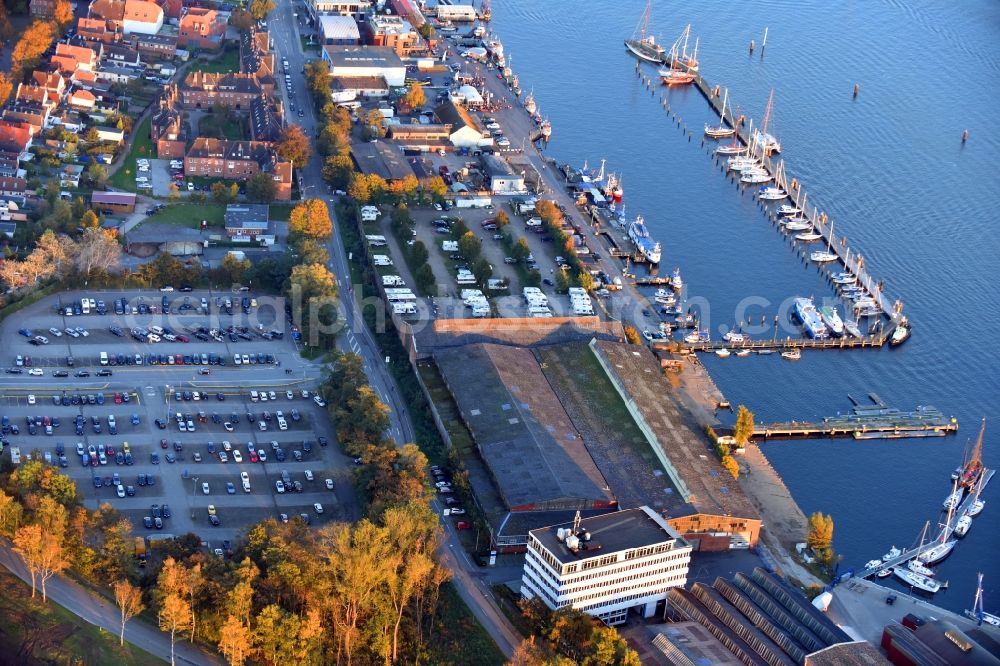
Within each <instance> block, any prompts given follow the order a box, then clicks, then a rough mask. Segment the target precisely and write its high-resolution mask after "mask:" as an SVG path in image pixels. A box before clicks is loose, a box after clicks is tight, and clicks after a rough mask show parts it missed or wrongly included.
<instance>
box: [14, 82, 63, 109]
mask: <svg viewBox="0 0 1000 666" xmlns="http://www.w3.org/2000/svg"><path fill="white" fill-rule="evenodd" d="M14 99H16V100H17V101H18V102H26V103H34V104H41V105H43V106H48V107H50V108H51V107H53V106H55V102H53V101H52V100H51V99H49V93H48V91H47V90H45V89H44V88H39V87H38V86H27V85H25V84H23V83H18V84H17V92H16V93H14ZM57 101H58V100H57Z"/></svg>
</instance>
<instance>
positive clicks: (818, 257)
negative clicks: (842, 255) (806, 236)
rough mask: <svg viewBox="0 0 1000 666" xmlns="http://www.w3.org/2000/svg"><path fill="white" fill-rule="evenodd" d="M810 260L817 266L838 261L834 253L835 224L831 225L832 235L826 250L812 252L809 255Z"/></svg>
mask: <svg viewBox="0 0 1000 666" xmlns="http://www.w3.org/2000/svg"><path fill="white" fill-rule="evenodd" d="M809 258H810V259H812V260H813V261H815V262H816V263H817V264H825V263H827V262H830V261H837V255H836V254H834V253H833V223H830V235H829V236H828V237H827V243H826V250H816V251H815V252H811V253H809Z"/></svg>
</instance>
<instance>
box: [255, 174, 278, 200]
mask: <svg viewBox="0 0 1000 666" xmlns="http://www.w3.org/2000/svg"><path fill="white" fill-rule="evenodd" d="M276 196H278V184H277V183H275V182H274V177H273V176H271V175H270V174H267V173H264V172H263V171H260V172H258V173H255V174H254V175H252V176H250V177H249V178H247V199H249V200H250V201H256V202H258V203H271V202H272V201H274V198H275V197H276Z"/></svg>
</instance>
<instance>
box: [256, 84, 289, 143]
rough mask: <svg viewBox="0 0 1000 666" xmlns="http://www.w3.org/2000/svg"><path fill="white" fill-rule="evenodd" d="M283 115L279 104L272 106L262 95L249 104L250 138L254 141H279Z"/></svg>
mask: <svg viewBox="0 0 1000 666" xmlns="http://www.w3.org/2000/svg"><path fill="white" fill-rule="evenodd" d="M283 115H284V114H283V113H282V106H281V104H280V103H278V104H274V103H272V102H271V100H269V99H268V98H267V97H265V96H264V95H261V96H260V97H258V98H257V99H255V100H254V101H253V102H251V103H250V138H251V139H253V140H254V141H272V142H277V141H279V140H280V139H281V131H282V125H283V122H282V120H283Z"/></svg>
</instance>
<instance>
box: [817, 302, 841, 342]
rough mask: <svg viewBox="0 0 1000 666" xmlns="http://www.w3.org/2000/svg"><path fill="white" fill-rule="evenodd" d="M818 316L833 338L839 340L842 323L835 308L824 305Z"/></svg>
mask: <svg viewBox="0 0 1000 666" xmlns="http://www.w3.org/2000/svg"><path fill="white" fill-rule="evenodd" d="M819 316H820V317H822V318H823V323H824V324H826V326H827V328H829V329H830V332H831V333H833V334H834V335H835V336H837V337H838V338H839V337H841V336H842V335H843V334H844V322H843V321H842V320H841V318H840V315H839V314H837V308H835V307H833V306H832V305H824V306H823V307H821V308H820V309H819Z"/></svg>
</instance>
